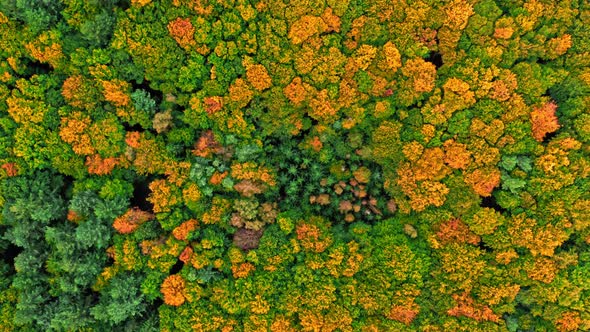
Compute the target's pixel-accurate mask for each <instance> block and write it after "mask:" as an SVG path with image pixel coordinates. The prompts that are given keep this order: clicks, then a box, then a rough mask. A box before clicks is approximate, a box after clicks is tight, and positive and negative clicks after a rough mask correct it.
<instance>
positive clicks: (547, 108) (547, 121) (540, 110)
mask: <svg viewBox="0 0 590 332" xmlns="http://www.w3.org/2000/svg"><path fill="white" fill-rule="evenodd" d="M556 110H557V104H555V103H554V102H548V103H545V104H543V105H542V106H541V107H537V108H535V109H534V110H533V111H532V112H531V124H532V130H533V137H534V138H535V139H536V140H537V141H539V142H542V141H543V138H544V137H545V135H546V134H549V133H552V132H554V131H556V130H557V129H559V122H558V120H557V116H556V115H555V111H556Z"/></svg>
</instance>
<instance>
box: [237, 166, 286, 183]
mask: <svg viewBox="0 0 590 332" xmlns="http://www.w3.org/2000/svg"><path fill="white" fill-rule="evenodd" d="M231 176H232V177H233V178H234V179H237V180H251V181H261V182H263V183H265V184H267V185H269V186H274V185H275V184H276V181H275V179H274V175H273V174H272V172H271V170H270V169H269V168H266V167H263V166H258V165H256V163H254V162H250V161H249V162H245V163H237V164H234V165H232V166H231Z"/></svg>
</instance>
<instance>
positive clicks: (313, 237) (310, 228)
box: [295, 223, 332, 253]
mask: <svg viewBox="0 0 590 332" xmlns="http://www.w3.org/2000/svg"><path fill="white" fill-rule="evenodd" d="M295 233H296V234H297V240H299V241H300V242H301V246H302V247H303V248H305V249H307V250H310V251H313V252H316V253H320V252H323V251H324V250H326V249H327V248H328V247H329V246H330V245H331V244H332V239H331V237H330V236H328V235H327V234H324V232H322V230H321V229H320V227H318V226H317V225H314V224H312V223H300V224H299V225H297V227H296V229H295Z"/></svg>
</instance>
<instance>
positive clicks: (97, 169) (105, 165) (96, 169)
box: [86, 154, 120, 175]
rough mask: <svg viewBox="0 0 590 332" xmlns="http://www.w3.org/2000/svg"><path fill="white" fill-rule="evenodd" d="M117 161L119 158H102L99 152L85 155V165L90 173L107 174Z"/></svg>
mask: <svg viewBox="0 0 590 332" xmlns="http://www.w3.org/2000/svg"><path fill="white" fill-rule="evenodd" d="M119 161H120V160H119V158H115V157H109V158H102V157H101V156H100V155H99V154H93V155H91V156H87V157H86V166H87V167H88V173H90V174H96V175H107V174H110V173H111V172H112V171H113V169H115V166H117V165H118V164H119Z"/></svg>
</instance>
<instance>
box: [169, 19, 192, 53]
mask: <svg viewBox="0 0 590 332" xmlns="http://www.w3.org/2000/svg"><path fill="white" fill-rule="evenodd" d="M168 31H169V32H170V35H171V36H172V38H174V40H176V42H177V43H178V45H180V46H181V47H183V48H187V47H190V46H191V45H194V44H195V40H194V35H195V28H194V27H193V24H192V23H191V21H190V19H188V18H180V17H178V18H176V19H175V20H174V21H171V22H170V23H168Z"/></svg>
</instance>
